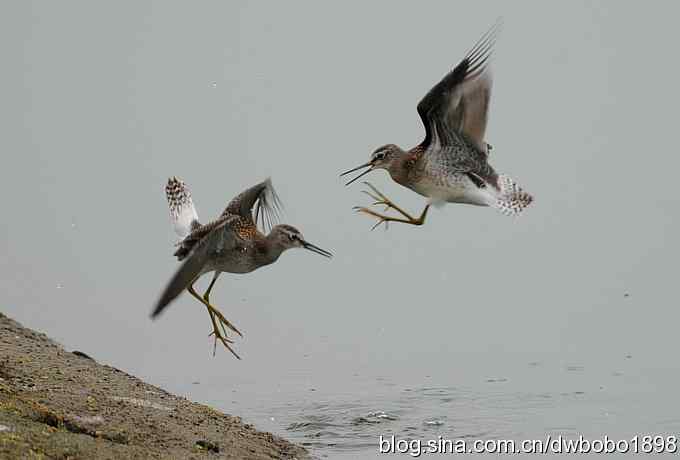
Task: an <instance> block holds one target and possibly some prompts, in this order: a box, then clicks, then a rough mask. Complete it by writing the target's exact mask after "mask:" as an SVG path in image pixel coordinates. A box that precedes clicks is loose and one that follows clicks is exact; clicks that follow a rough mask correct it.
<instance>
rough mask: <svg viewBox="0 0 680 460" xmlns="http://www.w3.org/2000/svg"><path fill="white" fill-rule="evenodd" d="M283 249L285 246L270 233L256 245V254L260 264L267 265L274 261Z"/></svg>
mask: <svg viewBox="0 0 680 460" xmlns="http://www.w3.org/2000/svg"><path fill="white" fill-rule="evenodd" d="M284 250H285V248H283V247H282V246H281V245H280V244H279V243H278V242H277V239H275V238H273V237H272V234H271V233H270V234H269V235H267V236H266V237H265V238H263V240H262V242H261V243H260V244H258V245H257V254H258V258H259V259H260V262H261V263H262V265H269V264H273V263H274V262H276V261H277V260H278V258H279V257H280V256H281V253H282V252H283V251H284Z"/></svg>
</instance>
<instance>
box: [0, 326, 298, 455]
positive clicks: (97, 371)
mask: <svg viewBox="0 0 680 460" xmlns="http://www.w3.org/2000/svg"><path fill="white" fill-rule="evenodd" d="M0 458H3V459H5V458H7V459H15V458H17V459H19V458H21V459H24V458H36V459H38V458H55V459H67V458H68V459H121V458H126V459H148V458H154V459H155V458H163V459H168V458H171V459H185V458H186V459H206V458H208V459H211V458H214V459H256V460H259V459H306V458H309V457H308V454H307V452H306V451H305V449H304V448H302V447H300V446H296V445H294V444H292V443H290V442H288V441H286V440H284V439H281V438H279V437H277V436H274V435H272V434H270V433H263V432H260V431H257V430H256V429H255V428H253V427H252V426H250V425H247V424H244V423H243V422H242V421H241V420H240V418H239V417H234V416H230V415H226V414H223V413H221V412H218V411H216V410H214V409H212V408H210V407H208V406H205V405H202V404H197V403H194V402H191V401H188V400H186V399H184V398H181V397H178V396H175V395H173V394H170V393H168V392H166V391H164V390H162V389H160V388H158V387H155V386H153V385H149V384H148V383H145V382H142V381H141V380H139V379H138V378H136V377H133V376H131V375H128V374H126V373H125V372H122V371H120V370H118V369H115V368H113V367H111V366H107V365H104V364H99V363H97V362H95V361H94V360H93V359H91V358H89V357H88V356H87V355H85V354H83V353H80V352H72V351H67V350H64V348H63V347H62V346H61V345H59V344H57V343H55V342H54V341H53V340H51V339H49V338H48V337H47V336H46V335H45V334H41V333H38V332H35V331H32V330H30V329H27V328H25V327H23V326H22V325H21V324H19V323H17V322H16V321H14V320H12V319H10V318H8V317H6V316H5V315H3V314H1V313H0Z"/></svg>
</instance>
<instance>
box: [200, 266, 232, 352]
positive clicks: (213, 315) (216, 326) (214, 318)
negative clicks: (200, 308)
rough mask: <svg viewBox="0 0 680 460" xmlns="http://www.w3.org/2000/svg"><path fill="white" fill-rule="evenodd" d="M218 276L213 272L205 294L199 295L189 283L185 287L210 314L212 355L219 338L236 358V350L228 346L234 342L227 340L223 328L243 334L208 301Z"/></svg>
mask: <svg viewBox="0 0 680 460" xmlns="http://www.w3.org/2000/svg"><path fill="white" fill-rule="evenodd" d="M218 276H219V273H218V272H215V275H214V276H213V279H212V281H211V282H210V286H208V289H207V290H206V291H205V294H203V296H202V297H201V296H200V295H199V294H198V292H196V290H195V289H194V285H193V284H191V285H189V287H188V288H187V291H189V294H191V295H192V296H194V297H195V298H196V300H198V301H199V302H201V303H202V304H203V305H205V307H206V308H207V309H208V314H209V315H210V321H211V322H212V325H213V331H212V333H211V334H210V335H214V336H215V344H214V346H213V355H215V349H216V348H217V341H218V340H219V341H220V342H222V344H223V345H224V346H225V347H226V348H227V349H228V350H229V351H230V352H231V353H232V354H233V355H234V356H236V357H237V358H238V359H241V357H240V356H239V355H238V354H236V352H235V351H234V350H233V349H232V348H231V346H229V344H230V343H234V342H233V341H232V340H229V339H228V338H227V331H226V329H225V328H224V327H225V326H226V327H228V328H229V329H231V330H232V331H234V332H236V333H237V334H238V335H240V336H241V337H243V334H241V332H240V331H239V330H238V329H236V327H235V326H234V325H233V324H231V322H229V320H227V319H226V318H225V317H224V315H223V314H222V312H221V311H219V310H218V309H217V308H215V307H214V306H213V305H212V304H211V303H210V291H211V290H212V287H213V286H214V285H215V281H217V277H218ZM220 327H221V331H220Z"/></svg>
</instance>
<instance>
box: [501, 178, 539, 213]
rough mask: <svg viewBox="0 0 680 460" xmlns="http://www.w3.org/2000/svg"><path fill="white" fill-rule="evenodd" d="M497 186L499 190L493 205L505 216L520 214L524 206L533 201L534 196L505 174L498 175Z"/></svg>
mask: <svg viewBox="0 0 680 460" xmlns="http://www.w3.org/2000/svg"><path fill="white" fill-rule="evenodd" d="M498 188H499V192H498V195H497V196H496V199H495V202H494V203H493V206H494V207H495V208H496V209H498V210H499V211H500V212H502V213H503V214H505V215H507V216H517V215H519V214H521V213H522V211H524V208H526V207H527V206H529V205H530V204H531V202H532V201H534V197H532V196H531V195H529V194H528V193H527V192H525V191H524V190H522V187H520V186H519V185H518V184H517V183H516V182H515V181H514V180H512V179H511V178H510V177H508V176H506V175H503V174H501V175H500V176H498Z"/></svg>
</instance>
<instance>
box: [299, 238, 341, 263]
mask: <svg viewBox="0 0 680 460" xmlns="http://www.w3.org/2000/svg"><path fill="white" fill-rule="evenodd" d="M300 242H301V243H302V247H303V248H305V249H307V250H309V251H312V252H316V253H317V254H321V255H322V256H324V257H328V258H329V259H330V258H331V257H333V254H331V253H330V252H328V251H326V250H325V249H321V248H320V247H319V246H315V245H313V244H312V243H308V242H306V241H304V240H303V241H300Z"/></svg>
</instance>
